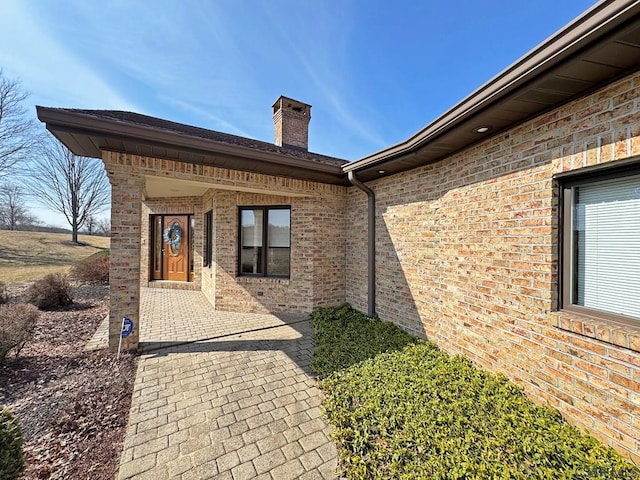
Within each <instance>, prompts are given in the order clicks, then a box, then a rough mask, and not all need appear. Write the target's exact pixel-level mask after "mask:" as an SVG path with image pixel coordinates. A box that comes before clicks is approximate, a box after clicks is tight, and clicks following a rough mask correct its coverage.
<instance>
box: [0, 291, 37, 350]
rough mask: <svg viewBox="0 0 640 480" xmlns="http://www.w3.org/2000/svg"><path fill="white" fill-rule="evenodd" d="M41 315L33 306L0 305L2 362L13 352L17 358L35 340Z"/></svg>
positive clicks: (21, 304)
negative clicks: (28, 343)
mask: <svg viewBox="0 0 640 480" xmlns="http://www.w3.org/2000/svg"><path fill="white" fill-rule="evenodd" d="M39 316H40V313H39V312H38V310H37V309H36V308H35V307H34V306H33V305H27V304H24V303H20V304H7V305H0V361H2V360H3V359H4V358H6V356H7V355H8V354H9V352H11V351H13V352H14V354H15V356H16V357H17V356H18V354H19V353H20V350H22V348H23V347H24V346H25V344H26V343H27V342H29V341H30V340H32V339H33V336H34V335H35V332H36V323H37V321H38V317H39Z"/></svg>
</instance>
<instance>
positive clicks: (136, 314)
mask: <svg viewBox="0 0 640 480" xmlns="http://www.w3.org/2000/svg"><path fill="white" fill-rule="evenodd" d="M124 157H125V155H123V154H117V153H112V152H104V153H103V160H104V162H105V166H106V169H107V174H108V176H109V182H111V258H110V266H109V291H110V308H109V349H110V350H112V351H114V350H117V349H118V341H119V339H120V329H121V326H122V319H123V317H129V318H130V319H131V320H132V321H133V323H134V331H133V333H132V334H131V335H129V336H128V337H127V338H124V339H123V340H122V349H123V350H136V349H137V348H138V340H139V334H140V321H139V320H140V239H141V236H140V235H141V208H142V189H143V178H142V176H141V175H140V174H139V173H137V172H136V171H135V170H134V169H132V168H131V166H127V165H126V163H127V162H126V159H125V158H124Z"/></svg>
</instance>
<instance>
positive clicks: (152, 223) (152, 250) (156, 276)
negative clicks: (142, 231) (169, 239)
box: [148, 213, 195, 282]
mask: <svg viewBox="0 0 640 480" xmlns="http://www.w3.org/2000/svg"><path fill="white" fill-rule="evenodd" d="M165 217H186V218H187V225H186V228H185V230H186V232H185V233H184V235H185V237H186V241H187V245H186V247H187V248H186V255H185V256H186V262H187V275H186V277H187V278H186V279H185V280H172V281H174V282H175V281H181V282H193V281H194V276H195V273H194V264H193V261H194V259H193V255H194V245H193V241H194V237H195V235H194V232H193V231H192V230H193V229H194V226H193V219H194V214H192V213H158V214H150V215H149V232H148V239H149V258H148V262H149V281H150V282H154V281H169V280H167V279H166V278H165V277H166V272H165V271H164V268H165V263H166V262H165V261H164V253H163V249H162V247H161V250H160V252H159V253H158V251H157V249H158V246H157V244H156V233H159V235H160V238H161V239H162V233H163V229H164V222H165ZM158 219H159V220H160V225H161V228H160V232H157V228H156V222H157V221H158ZM161 245H164V241H162V244H161ZM158 254H159V256H160V259H159V260H160V266H161V267H160V270H159V271H158V270H157V269H156V260H157V257H156V255H158Z"/></svg>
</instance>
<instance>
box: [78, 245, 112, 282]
mask: <svg viewBox="0 0 640 480" xmlns="http://www.w3.org/2000/svg"><path fill="white" fill-rule="evenodd" d="M71 275H73V277H74V278H75V279H76V280H78V281H80V282H85V283H94V284H95V283H97V284H102V285H106V284H108V283H109V250H103V251H100V252H96V253H94V254H93V255H91V256H89V257H87V258H85V259H83V260H80V261H79V262H78V263H76V264H75V265H74V266H73V268H72V270H71Z"/></svg>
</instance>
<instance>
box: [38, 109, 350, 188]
mask: <svg viewBox="0 0 640 480" xmlns="http://www.w3.org/2000/svg"><path fill="white" fill-rule="evenodd" d="M36 111H37V115H38V119H39V120H40V121H42V122H44V123H45V124H46V126H47V129H48V130H49V131H50V132H51V133H52V134H54V135H55V136H56V137H58V135H57V134H56V133H58V134H59V133H63V132H65V133H68V132H73V133H76V134H87V135H90V134H96V135H104V136H109V137H113V138H121V139H125V140H129V141H142V142H148V143H152V144H162V145H165V146H170V147H171V148H173V149H188V150H198V151H201V152H205V153H208V154H211V155H224V156H227V157H238V158H243V159H247V160H255V161H256V162H268V163H270V164H273V165H279V166H282V167H290V168H295V169H298V170H308V171H312V172H319V173H322V174H327V175H328V178H329V177H335V179H334V180H333V181H332V182H331V183H337V184H346V181H343V180H342V178H343V177H344V174H343V172H342V168H341V167H340V166H337V165H329V164H326V163H320V162H313V161H309V160H305V159H301V158H296V157H293V156H288V155H285V154H283V153H277V152H268V151H264V150H258V149H252V148H250V147H245V146H240V145H231V144H225V143H222V142H216V141H214V140H210V139H206V138H197V137H193V136H190V135H185V134H180V133H178V132H172V131H168V130H160V129H157V128H153V127H148V126H145V125H135V124H131V123H127V122H121V121H118V120H112V119H106V118H99V117H96V116H93V115H87V114H83V113H77V112H71V111H66V110H61V109H55V108H47V107H41V106H37V107H36ZM72 150H73V149H72ZM73 153H75V154H77V155H82V156H89V157H94V158H100V157H101V149H100V148H98V147H96V149H95V150H94V151H91V150H86V149H83V150H81V151H78V150H76V151H74V152H73Z"/></svg>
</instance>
